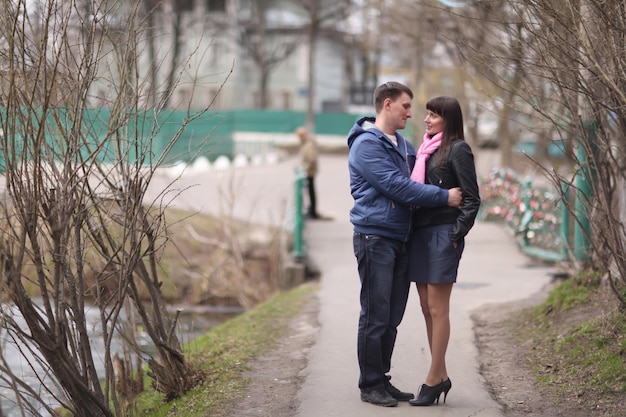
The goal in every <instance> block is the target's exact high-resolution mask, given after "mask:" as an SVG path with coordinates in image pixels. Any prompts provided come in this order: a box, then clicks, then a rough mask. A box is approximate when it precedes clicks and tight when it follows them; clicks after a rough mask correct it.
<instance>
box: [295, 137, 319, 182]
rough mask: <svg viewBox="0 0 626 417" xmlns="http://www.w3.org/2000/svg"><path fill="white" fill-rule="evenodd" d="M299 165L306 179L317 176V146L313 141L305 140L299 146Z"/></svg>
mask: <svg viewBox="0 0 626 417" xmlns="http://www.w3.org/2000/svg"><path fill="white" fill-rule="evenodd" d="M299 155H300V164H301V166H302V170H303V171H304V172H305V174H306V176H307V177H314V176H316V175H317V144H316V143H315V141H314V140H313V139H310V138H309V139H307V140H305V141H304V142H303V143H302V145H301V146H300V153H299Z"/></svg>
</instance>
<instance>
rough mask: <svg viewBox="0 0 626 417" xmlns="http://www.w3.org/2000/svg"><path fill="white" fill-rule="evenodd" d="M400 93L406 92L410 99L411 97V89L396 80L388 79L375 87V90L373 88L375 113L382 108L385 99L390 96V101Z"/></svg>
mask: <svg viewBox="0 0 626 417" xmlns="http://www.w3.org/2000/svg"><path fill="white" fill-rule="evenodd" d="M402 93H407V94H408V95H409V97H411V99H412V98H413V91H411V89H410V88H409V87H407V86H406V85H404V84H402V83H399V82H396V81H389V82H386V83H384V84H381V85H379V86H378V87H376V90H374V108H375V109H376V113H379V112H380V111H381V110H382V108H383V103H384V102H385V100H386V99H388V98H390V99H391V101H394V100H396V99H397V98H398V97H400V96H401V95H402Z"/></svg>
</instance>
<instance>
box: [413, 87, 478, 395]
mask: <svg viewBox="0 0 626 417" xmlns="http://www.w3.org/2000/svg"><path fill="white" fill-rule="evenodd" d="M426 110H427V112H426V118H425V120H424V123H425V124H426V133H425V134H424V139H423V142H422V144H421V145H420V147H419V149H418V151H417V161H416V163H415V167H414V168H413V172H412V174H411V179H413V180H414V181H415V182H416V183H419V184H434V185H436V186H438V187H441V188H442V189H449V188H452V187H460V188H461V191H462V192H463V203H462V204H461V207H458V208H457V207H439V208H432V207H425V206H424V205H422V207H419V208H418V209H416V210H415V211H414V213H413V227H414V231H413V235H412V237H411V241H410V245H409V252H410V255H409V279H410V280H411V281H414V282H415V284H416V286H417V292H418V294H419V298H420V305H421V308H422V313H423V314H424V319H425V321H426V331H427V334H428V344H429V347H430V353H431V363H430V369H429V371H428V375H426V381H425V383H424V384H423V385H422V386H421V388H420V390H419V393H418V394H417V396H416V398H415V399H413V400H411V401H409V403H410V404H411V405H431V404H433V403H434V402H435V401H437V403H439V397H440V396H441V394H442V393H443V395H444V397H443V402H444V403H445V402H446V397H447V396H448V392H449V391H450V389H451V388H452V382H451V381H450V378H449V377H448V371H447V370H446V350H447V348H448V340H449V339H450V315H449V311H450V295H451V293H452V286H453V285H454V283H455V282H456V277H457V270H458V267H459V262H460V260H461V254H462V253H463V248H464V247H465V240H464V238H465V236H466V235H467V233H468V232H469V231H470V229H471V228H472V226H473V225H474V221H475V219H476V215H477V214H478V208H479V207H480V195H479V191H478V182H477V181H476V168H475V165H474V156H473V154H472V150H471V148H470V146H469V145H468V144H467V142H465V138H464V133H463V114H462V112H461V106H460V105H459V102H458V101H457V100H456V99H455V98H454V97H445V96H444V97H435V98H432V99H430V100H429V101H428V103H426Z"/></svg>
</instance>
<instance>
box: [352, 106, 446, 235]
mask: <svg viewBox="0 0 626 417" xmlns="http://www.w3.org/2000/svg"><path fill="white" fill-rule="evenodd" d="M374 121H375V119H374V118H372V117H364V118H362V119H359V120H358V121H357V122H356V123H355V124H354V126H353V127H352V129H350V133H349V134H348V147H349V148H350V153H349V155H348V168H349V170H350V192H351V193H352V197H353V198H354V207H352V209H351V210H350V221H351V222H352V224H353V225H354V231H355V232H356V233H364V234H373V235H380V236H384V237H388V238H391V239H396V240H401V241H403V242H406V241H407V240H408V238H409V235H410V232H411V207H412V206H421V207H442V206H446V205H447V204H448V190H444V189H441V188H439V187H437V186H436V185H424V184H420V183H417V182H415V181H413V180H411V178H410V176H411V171H412V170H413V166H414V165H415V157H416V153H415V148H414V147H413V145H412V144H410V143H409V142H408V141H407V140H406V139H404V137H402V135H400V134H399V133H397V132H396V138H397V140H398V146H396V145H395V144H393V143H392V142H391V141H390V140H389V138H388V137H387V136H386V135H385V134H384V133H383V132H381V131H380V130H379V129H378V128H376V126H374Z"/></svg>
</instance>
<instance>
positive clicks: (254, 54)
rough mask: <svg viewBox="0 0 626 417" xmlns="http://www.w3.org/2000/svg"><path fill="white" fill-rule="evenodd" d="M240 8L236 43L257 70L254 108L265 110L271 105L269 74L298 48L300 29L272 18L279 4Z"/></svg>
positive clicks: (261, 0)
mask: <svg viewBox="0 0 626 417" xmlns="http://www.w3.org/2000/svg"><path fill="white" fill-rule="evenodd" d="M241 4H242V6H241V9H240V10H239V12H238V23H237V24H238V29H239V42H240V45H241V46H242V47H243V48H244V50H245V52H246V54H247V56H249V57H250V58H251V59H252V61H253V62H254V64H255V65H256V66H257V68H258V70H259V90H258V102H257V103H256V105H257V106H258V108H261V109H265V108H268V107H269V105H270V103H269V95H268V92H267V86H268V82H269V77H270V75H271V74H272V70H273V69H274V68H275V67H276V66H277V65H278V64H279V63H281V62H283V61H284V60H285V59H287V58H288V57H289V56H290V55H291V54H292V53H293V52H294V51H295V50H296V49H297V48H298V46H299V45H300V43H301V40H302V27H301V26H299V24H298V22H294V21H282V20H281V19H278V18H274V19H272V18H271V17H272V14H271V13H272V12H280V10H281V8H280V6H281V2H280V1H276V0H255V1H242V2H241ZM274 16H275V17H276V16H277V14H275V15H274Z"/></svg>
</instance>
